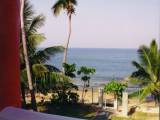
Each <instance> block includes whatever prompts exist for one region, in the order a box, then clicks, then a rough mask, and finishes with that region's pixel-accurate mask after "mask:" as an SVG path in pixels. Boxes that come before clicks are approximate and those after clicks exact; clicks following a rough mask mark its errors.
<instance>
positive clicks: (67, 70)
mask: <svg viewBox="0 0 160 120" xmlns="http://www.w3.org/2000/svg"><path fill="white" fill-rule="evenodd" d="M63 68H64V74H65V75H66V76H69V77H71V78H75V77H76V75H75V72H76V64H67V63H63Z"/></svg>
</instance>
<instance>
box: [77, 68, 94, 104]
mask: <svg viewBox="0 0 160 120" xmlns="http://www.w3.org/2000/svg"><path fill="white" fill-rule="evenodd" d="M95 72H96V70H95V69H94V68H89V67H86V66H82V67H81V68H80V69H79V70H78V71H77V74H78V75H81V80H82V81H83V82H84V84H83V90H82V97H81V99H82V102H84V97H85V94H84V92H85V93H86V92H87V88H88V87H89V85H90V79H91V75H93V74H94V73H95Z"/></svg>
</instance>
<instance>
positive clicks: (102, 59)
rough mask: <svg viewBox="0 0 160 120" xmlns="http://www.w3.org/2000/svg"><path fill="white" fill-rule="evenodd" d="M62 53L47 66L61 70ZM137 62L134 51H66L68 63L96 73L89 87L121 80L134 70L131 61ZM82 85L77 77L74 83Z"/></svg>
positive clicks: (100, 49)
mask: <svg viewBox="0 0 160 120" xmlns="http://www.w3.org/2000/svg"><path fill="white" fill-rule="evenodd" d="M62 60H63V53H60V54H57V55H54V56H52V57H51V59H50V60H49V61H48V64H51V65H54V66H56V67H57V68H59V69H61V68H62V64H61V63H62ZM133 60H135V61H138V54H137V50H136V49H102V48H71V49H69V51H68V63H69V64H73V63H74V64H76V65H77V68H80V66H87V67H93V68H95V69H96V73H95V74H94V75H92V77H91V81H90V82H91V85H99V84H105V83H106V82H108V81H110V80H113V79H116V80H122V79H124V78H126V77H128V76H130V75H131V74H132V72H134V71H135V70H136V69H135V67H134V66H133V65H132V61H133ZM74 82H75V83H76V84H82V82H81V81H80V80H79V77H78V76H77V79H75V81H74Z"/></svg>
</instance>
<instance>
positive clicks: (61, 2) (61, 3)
mask: <svg viewBox="0 0 160 120" xmlns="http://www.w3.org/2000/svg"><path fill="white" fill-rule="evenodd" d="M66 4H67V3H66V0H57V2H56V3H55V4H54V5H53V6H52V11H53V14H54V15H55V16H58V15H59V14H60V12H61V10H63V9H65V8H66Z"/></svg>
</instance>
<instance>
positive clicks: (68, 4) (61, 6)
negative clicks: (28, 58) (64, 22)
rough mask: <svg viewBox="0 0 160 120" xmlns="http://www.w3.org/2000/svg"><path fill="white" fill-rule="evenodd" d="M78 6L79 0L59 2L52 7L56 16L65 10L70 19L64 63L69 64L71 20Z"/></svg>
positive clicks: (59, 0)
mask: <svg viewBox="0 0 160 120" xmlns="http://www.w3.org/2000/svg"><path fill="white" fill-rule="evenodd" d="M76 5H77V0H58V1H57V2H56V3H55V4H54V5H53V7H52V10H53V13H54V15H55V16H58V15H59V14H60V12H61V11H62V10H65V11H66V12H67V16H68V19H69V32H68V33H69V34H68V39H67V41H66V44H65V46H64V48H65V49H64V57H63V63H66V62H67V51H68V45H69V41H70V37H71V32H72V29H71V28H72V27H71V19H72V14H74V13H75V6H76Z"/></svg>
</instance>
